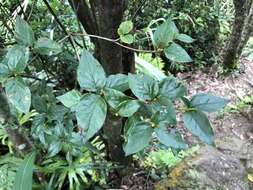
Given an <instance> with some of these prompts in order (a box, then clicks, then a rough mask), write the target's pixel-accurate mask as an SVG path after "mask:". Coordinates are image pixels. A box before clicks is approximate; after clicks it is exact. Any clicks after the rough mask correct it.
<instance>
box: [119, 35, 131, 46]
mask: <svg viewBox="0 0 253 190" xmlns="http://www.w3.org/2000/svg"><path fill="white" fill-rule="evenodd" d="M120 40H121V41H122V42H124V43H126V44H132V43H134V36H133V35H132V34H126V35H120Z"/></svg>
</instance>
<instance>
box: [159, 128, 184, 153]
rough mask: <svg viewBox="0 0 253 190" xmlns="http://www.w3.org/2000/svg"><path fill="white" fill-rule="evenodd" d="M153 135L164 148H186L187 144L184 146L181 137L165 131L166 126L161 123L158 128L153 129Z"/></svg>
mask: <svg viewBox="0 0 253 190" xmlns="http://www.w3.org/2000/svg"><path fill="white" fill-rule="evenodd" d="M155 133H156V135H157V138H158V140H159V142H160V143H162V144H163V145H165V146H169V147H172V148H177V149H186V148H187V144H185V142H184V140H183V138H182V136H181V135H180V134H178V133H172V132H169V131H168V130H167V129H166V125H164V124H163V123H161V124H159V126H158V127H157V128H155Z"/></svg>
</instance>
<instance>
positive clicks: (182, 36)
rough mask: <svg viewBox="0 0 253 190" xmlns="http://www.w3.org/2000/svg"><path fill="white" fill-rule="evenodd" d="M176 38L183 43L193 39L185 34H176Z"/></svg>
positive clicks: (190, 41)
mask: <svg viewBox="0 0 253 190" xmlns="http://www.w3.org/2000/svg"><path fill="white" fill-rule="evenodd" d="M176 39H177V40H179V41H181V42H184V43H192V42H194V39H193V38H191V36H188V35H186V34H177V36H176Z"/></svg>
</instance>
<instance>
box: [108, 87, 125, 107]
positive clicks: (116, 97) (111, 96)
mask: <svg viewBox="0 0 253 190" xmlns="http://www.w3.org/2000/svg"><path fill="white" fill-rule="evenodd" d="M104 95H105V99H106V101H107V103H108V104H109V105H110V106H111V107H112V108H113V109H117V107H118V106H119V105H120V104H121V103H122V102H124V101H126V100H128V99H129V98H128V97H127V96H126V95H125V94H124V93H122V92H120V91H118V90H114V89H111V88H106V89H104Z"/></svg>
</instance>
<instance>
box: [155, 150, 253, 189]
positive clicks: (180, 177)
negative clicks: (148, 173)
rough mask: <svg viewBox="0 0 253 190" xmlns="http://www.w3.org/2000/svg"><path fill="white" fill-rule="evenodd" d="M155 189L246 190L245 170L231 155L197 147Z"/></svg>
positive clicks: (247, 185) (247, 187)
mask: <svg viewBox="0 0 253 190" xmlns="http://www.w3.org/2000/svg"><path fill="white" fill-rule="evenodd" d="M155 189H156V190H165V189H170V190H250V187H249V182H248V180H247V171H246V169H245V167H244V166H243V165H242V163H241V162H240V160H238V159H237V158H236V157H234V156H233V155H226V154H224V153H222V152H221V151H219V150H217V149H216V148H214V147H211V146H203V147H201V148H200V149H199V150H198V151H197V152H196V154H194V155H192V156H191V157H188V158H186V159H185V160H183V161H182V162H181V163H180V164H178V165H177V166H176V167H175V168H174V169H173V170H172V172H171V173H170V175H169V177H168V179H164V180H163V181H161V182H159V183H157V184H156V186H155Z"/></svg>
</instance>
